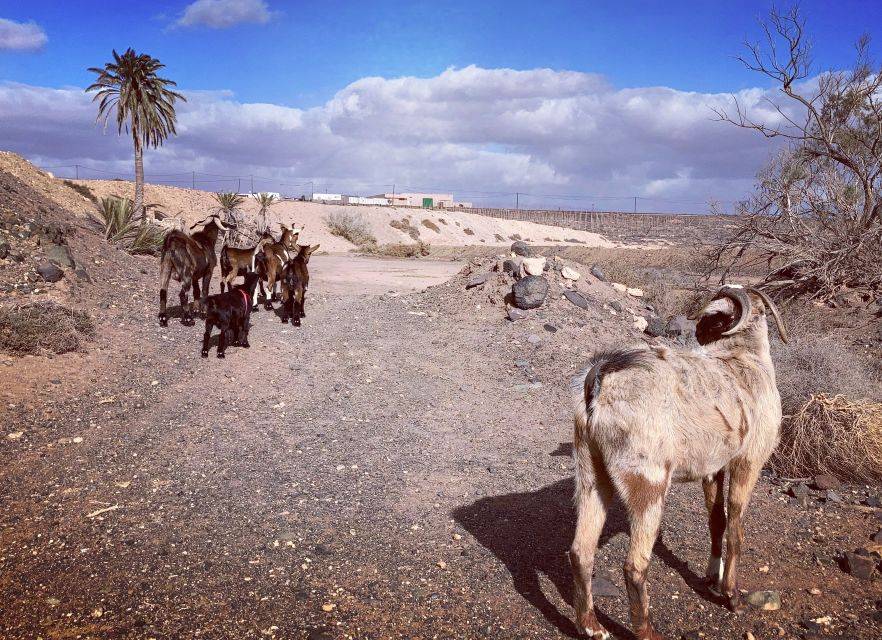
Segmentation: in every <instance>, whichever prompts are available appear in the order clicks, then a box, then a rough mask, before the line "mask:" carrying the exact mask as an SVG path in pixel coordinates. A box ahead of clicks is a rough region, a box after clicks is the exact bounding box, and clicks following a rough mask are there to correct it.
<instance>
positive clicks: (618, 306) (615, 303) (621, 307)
mask: <svg viewBox="0 0 882 640" xmlns="http://www.w3.org/2000/svg"><path fill="white" fill-rule="evenodd" d="M609 306H611V307H612V308H613V309H614V310H615V311H616V312H617V313H624V312H625V305H623V304H622V303H621V302H619V301H618V300H613V301H612V302H610V303H609Z"/></svg>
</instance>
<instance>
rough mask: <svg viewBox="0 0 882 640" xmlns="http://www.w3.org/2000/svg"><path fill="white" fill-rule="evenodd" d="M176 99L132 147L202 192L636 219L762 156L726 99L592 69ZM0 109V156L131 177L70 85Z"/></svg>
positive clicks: (697, 203)
mask: <svg viewBox="0 0 882 640" xmlns="http://www.w3.org/2000/svg"><path fill="white" fill-rule="evenodd" d="M185 93H187V96H188V99H189V100H188V102H187V103H185V104H181V105H180V110H179V127H178V131H179V135H178V136H177V137H176V138H175V139H174V140H171V141H169V142H168V143H167V144H166V145H165V146H164V147H162V148H161V149H158V150H155V151H153V150H151V151H149V152H148V153H147V154H146V156H145V161H146V164H147V174H148V178H149V176H150V174H151V173H152V174H154V175H155V176H157V181H159V179H161V177H162V176H164V175H165V174H172V173H176V172H182V173H183V172H190V171H197V172H203V173H205V174H215V178H211V177H210V176H206V177H205V183H204V184H203V185H202V186H203V187H205V188H208V189H212V188H216V189H229V188H234V187H235V186H236V185H237V182H236V181H235V179H229V178H225V177H224V176H249V175H252V174H254V175H257V176H259V180H261V182H260V183H259V184H257V185H256V187H257V188H260V189H265V190H274V191H282V192H288V193H294V194H299V193H302V192H304V191H307V192H308V188H305V187H295V186H293V185H296V184H299V183H303V182H306V181H312V182H313V183H314V184H315V186H316V189H317V190H318V189H327V190H333V191H345V192H352V193H361V194H371V193H379V192H383V191H387V190H389V188H390V187H391V185H392V184H393V183H394V184H395V185H396V188H397V189H398V190H399V191H401V190H422V189H426V190H441V191H453V192H454V193H455V194H457V196H458V197H460V198H461V199H463V200H471V201H473V202H475V203H476V204H487V205H488V206H489V205H510V204H513V201H514V193H515V192H520V193H521V194H522V195H521V196H520V203H521V205H522V206H523V205H526V206H551V207H558V206H560V207H563V208H589V209H590V208H597V209H619V210H621V209H624V208H626V207H627V208H630V207H632V206H633V197H634V196H637V197H639V198H643V200H640V201H639V206H640V208H641V209H642V210H650V209H651V210H659V211H674V210H689V211H703V210H705V209H706V204H705V203H707V202H708V201H723V202H727V201H733V200H736V199H740V198H742V197H744V196H745V195H746V194H747V192H748V191H749V189H750V187H751V185H752V184H753V177H754V175H755V173H756V171H757V170H758V168H759V167H760V166H761V165H762V163H763V162H764V161H765V160H766V158H767V157H768V155H769V154H770V153H771V151H772V149H771V148H770V146H769V142H768V141H766V140H765V139H763V138H762V137H761V136H756V135H753V134H752V133H751V132H749V131H743V130H740V129H738V128H736V127H733V126H732V125H728V124H724V123H721V122H718V121H717V120H716V118H715V116H714V112H713V108H720V107H728V106H730V105H731V100H732V96H731V95H729V94H705V93H694V92H684V91H677V90H674V89H669V88H664V87H646V88H629V89H616V88H613V87H611V86H609V84H608V83H607V82H606V81H605V80H604V79H603V78H602V77H600V76H597V75H593V74H585V73H576V72H567V71H562V72H561V71H552V70H548V69H537V70H529V71H513V70H510V69H482V68H479V67H474V66H470V67H466V68H463V69H449V70H447V71H444V72H443V73H441V74H439V75H437V76H434V77H431V78H412V77H406V78H395V79H385V78H363V79H361V80H358V81H356V82H353V83H352V84H350V85H348V86H347V87H345V88H343V89H342V90H340V91H339V92H338V93H337V94H336V95H335V96H334V97H333V98H331V99H330V100H328V101H327V102H326V103H325V104H323V105H321V106H319V107H315V108H311V109H297V108H292V107H286V106H281V105H275V104H266V103H243V102H240V101H238V100H236V99H235V96H234V95H233V94H231V93H229V92H189V93H188V92H186V91H185ZM737 96H738V99H739V100H740V101H741V102H742V103H743V104H744V105H745V106H746V107H747V108H749V109H751V110H752V112H753V115H754V116H755V117H758V118H760V119H762V120H764V121H766V122H769V123H772V122H774V121H775V119H776V118H780V115H779V114H778V113H777V112H776V111H775V110H774V109H773V108H771V107H770V106H768V105H767V104H766V102H765V100H766V99H767V98H769V97H773V96H771V94H769V93H767V92H766V91H764V90H760V89H750V90H745V91H741V92H739V93H738V94H737ZM0 112H2V113H4V114H7V116H6V117H5V118H4V119H5V120H6V121H7V122H6V123H5V124H7V125H8V126H4V127H2V128H0V147H2V148H5V149H11V150H13V151H18V152H20V153H23V154H24V155H26V156H28V157H30V158H33V159H36V160H37V161H39V162H41V163H42V164H44V165H65V164H72V163H74V162H76V163H80V164H89V165H90V166H93V167H96V168H99V169H102V170H104V171H118V172H121V173H123V174H124V175H129V174H130V173H131V168H130V166H129V165H130V164H131V148H130V142H129V141H128V140H127V139H126V138H122V139H120V138H118V137H117V136H116V132H115V131H109V132H108V133H107V134H106V135H103V136H102V135H101V130H100V127H96V125H95V122H94V120H95V111H94V107H93V105H91V104H90V101H89V97H88V96H85V95H83V93H82V91H81V90H80V89H70V88H65V89H50V88H45V87H33V86H28V85H22V84H11V83H6V84H0ZM35 114H37V115H35ZM160 174H161V175H160ZM94 177H98V175H97V174H96V175H94ZM264 178H269V180H264ZM211 179H216V180H217V184H213V183H210V182H209V180H211ZM224 180H227V182H224Z"/></svg>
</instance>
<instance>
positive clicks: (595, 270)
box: [591, 264, 607, 282]
mask: <svg viewBox="0 0 882 640" xmlns="http://www.w3.org/2000/svg"><path fill="white" fill-rule="evenodd" d="M591 275H592V276H594V277H595V278H597V279H598V280H600V281H601V282H606V281H607V280H606V274H605V273H604V272H603V269H601V268H600V266H599V265H596V264H594V265H591Z"/></svg>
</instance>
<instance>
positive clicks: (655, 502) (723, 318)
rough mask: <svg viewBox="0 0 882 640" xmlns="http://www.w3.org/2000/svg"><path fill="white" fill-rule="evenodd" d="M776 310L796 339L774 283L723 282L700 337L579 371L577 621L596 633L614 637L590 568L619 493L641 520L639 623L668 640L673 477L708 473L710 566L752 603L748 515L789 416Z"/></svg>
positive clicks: (632, 565) (646, 633)
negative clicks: (660, 580) (663, 544)
mask: <svg viewBox="0 0 882 640" xmlns="http://www.w3.org/2000/svg"><path fill="white" fill-rule="evenodd" d="M767 311H770V312H771V313H772V315H773V316H774V318H775V323H776V324H777V326H778V332H779V334H780V336H781V339H782V340H783V341H784V342H785V343H786V342H787V333H786V330H785V327H784V323H783V321H782V320H781V317H780V315H779V313H778V309H777V308H776V307H775V305H774V303H773V302H772V301H771V300H770V299H769V298H768V296H766V294H764V293H762V292H760V291H758V290H756V289H752V288H744V287H741V286H738V285H728V286H724V287H723V288H722V289H720V291H719V292H718V293H717V294H716V295H715V296H714V297H713V298H712V299H711V301H710V302H709V303H708V304H706V305H705V306H704V307H703V308H702V309H701V311H699V313H698V314H697V316H696V317H697V319H698V325H697V329H696V337H697V338H698V341H699V343H700V345H701V346H700V347H699V348H697V349H695V350H693V351H685V350H676V351H675V350H672V349H670V348H668V347H663V346H660V347H654V348H635V349H624V350H615V351H607V352H600V353H597V354H595V355H594V357H593V358H592V360H591V363H590V365H589V368H588V369H587V370H586V371H584V372H582V373H581V374H580V375H578V376H577V377H576V378H575V379H574V380H573V384H572V391H573V398H574V402H575V406H576V411H575V428H574V442H573V457H574V461H575V467H576V495H575V501H576V509H577V514H578V515H577V521H576V534H575V537H574V539H573V544H572V547H571V548H570V552H569V558H570V565H571V567H572V572H573V583H574V604H575V609H576V617H577V624H578V626H579V627H580V628H581V629H583V630H584V631H585V633H586V634H587V636H588V637H589V638H594V639H606V638H609V633H608V632H607V631H606V629H604V628H603V627H602V626H601V625H600V623H599V622H598V621H597V616H596V614H595V612H594V603H593V598H592V594H591V574H592V571H593V569H594V554H595V550H596V548H597V543H598V539H599V537H600V532H601V530H602V529H603V524H604V520H605V518H606V512H607V509H608V507H609V505H610V503H611V501H612V499H613V497H614V495H615V494H617V495H618V496H619V497H620V498H621V499H622V501H623V502H624V503H625V506H626V507H627V510H628V515H629V519H630V524H631V544H630V549H629V551H628V556H627V560H626V562H625V565H624V573H625V582H626V584H627V587H628V598H629V600H630V605H631V607H630V608H631V623H632V625H633V627H634V632H635V634H636V636H637V638H638V639H639V640H661V638H662V636H661V635H659V634H658V633H657V632H656V631H655V630H654V629H653V627H652V622H651V620H650V616H649V596H648V593H647V586H646V575H647V571H648V568H649V561H650V557H651V554H652V547H653V545H654V544H655V539H656V536H657V535H658V529H659V525H660V523H661V518H662V511H663V507H664V501H665V497H666V495H667V492H668V489H669V487H670V484H671V481H672V480H673V481H677V482H680V481H692V480H698V479H699V478H700V479H701V480H702V485H703V488H704V495H705V503H706V506H707V508H708V512H709V517H708V523H709V528H710V537H711V554H710V561H709V562H708V567H707V575H708V578H709V580H710V581H712V583H713V585H714V588H716V589H717V590H718V591H719V592H721V593H722V595H723V596H724V597H725V599H726V601H727V604H728V606H729V607H730V608H731V609H732V610H735V611H739V610H741V609H743V604H742V603H741V601H740V596H739V592H738V588H737V571H738V560H739V558H740V556H741V545H742V541H743V539H744V529H743V526H742V517H743V515H744V511H745V509H746V507H747V502H748V499H749V497H750V494H751V492H752V490H753V487H754V484H755V483H756V481H757V478H758V477H759V473H760V470H761V469H762V466H763V464H765V462H766V460H767V459H768V457H769V455H770V454H771V452H772V450H773V449H774V448H775V446H776V445H777V443H778V436H779V429H780V424H781V397H780V395H779V393H778V388H777V386H776V385H775V367H774V365H773V363H772V358H771V356H770V353H769V335H768V327H767V325H766V316H765V314H766V312H767ZM727 470H728V473H729V495H728V509H724V505H723V500H724V498H723V483H724V480H725V475H726V471H727ZM726 510H728V519H727V516H726ZM724 534H727V552H726V561H725V568H724V567H723V562H722V555H723V536H724Z"/></svg>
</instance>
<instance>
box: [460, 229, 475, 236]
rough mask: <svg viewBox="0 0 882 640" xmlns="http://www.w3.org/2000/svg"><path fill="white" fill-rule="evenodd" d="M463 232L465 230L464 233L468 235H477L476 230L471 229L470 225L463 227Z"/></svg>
mask: <svg viewBox="0 0 882 640" xmlns="http://www.w3.org/2000/svg"><path fill="white" fill-rule="evenodd" d="M462 232H463V233H464V234H466V235H467V236H473V235H475V232H474V231H472V230H471V229H469V228H468V227H466V228H465V229H463V230H462Z"/></svg>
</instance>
